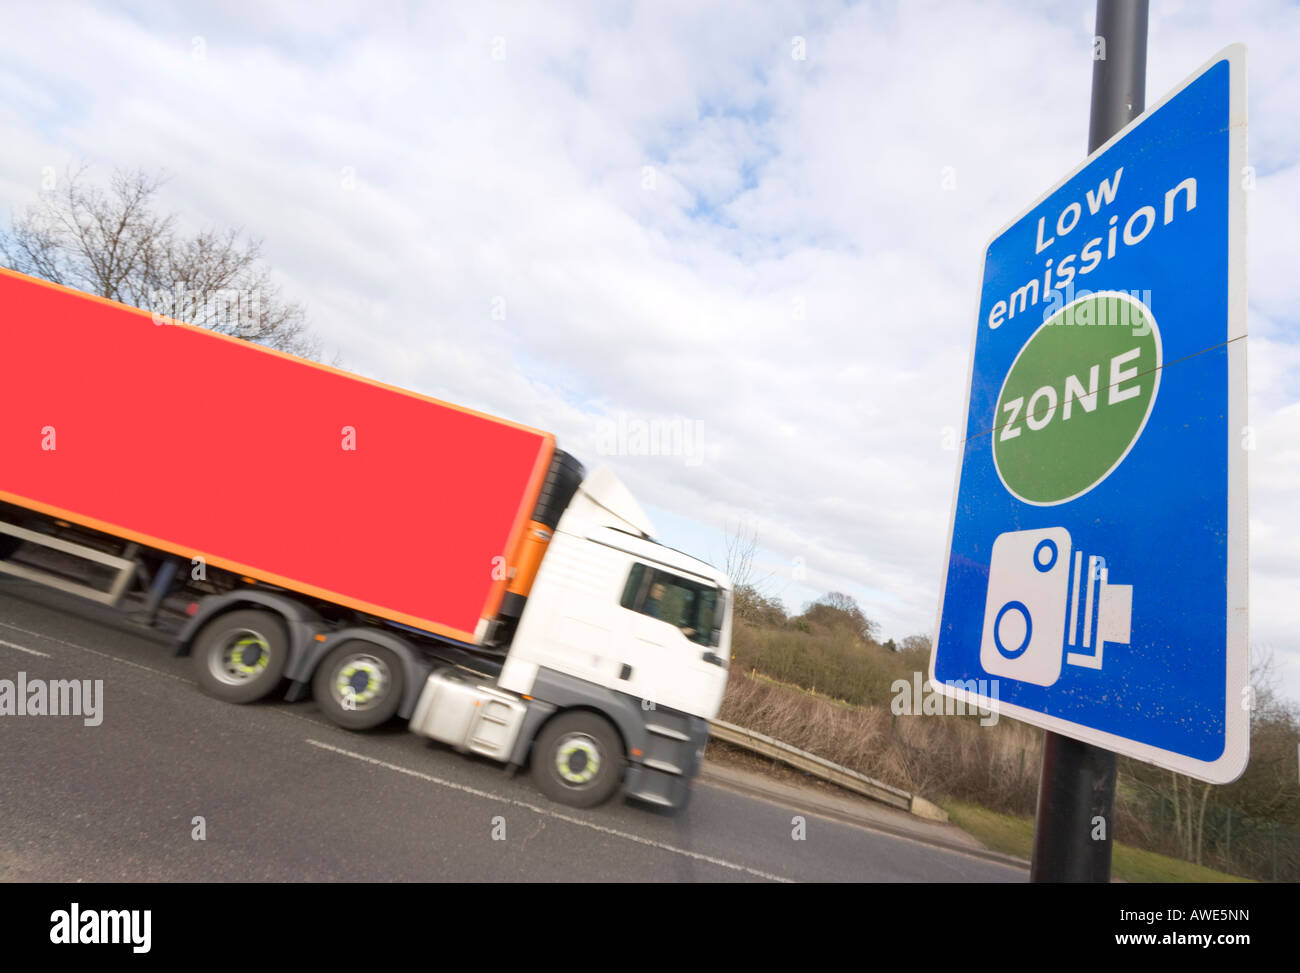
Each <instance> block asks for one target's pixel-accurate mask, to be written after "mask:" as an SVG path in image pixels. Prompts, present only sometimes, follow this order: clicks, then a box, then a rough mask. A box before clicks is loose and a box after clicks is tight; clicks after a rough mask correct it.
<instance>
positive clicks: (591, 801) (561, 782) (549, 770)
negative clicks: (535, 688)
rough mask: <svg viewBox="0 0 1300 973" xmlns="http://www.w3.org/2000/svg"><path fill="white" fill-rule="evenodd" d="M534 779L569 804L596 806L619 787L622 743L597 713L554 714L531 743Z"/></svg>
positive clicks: (543, 789)
mask: <svg viewBox="0 0 1300 973" xmlns="http://www.w3.org/2000/svg"><path fill="white" fill-rule="evenodd" d="M532 767H533V779H534V781H536V783H537V788H538V790H540V791H541V792H542V793H543V794H545V795H546V796H547V797H549V798H550V799H551V800H553V801H557V802H558V803H560V804H567V805H569V807H595V806H596V805H597V804H603V803H604V802H605V801H607V800H609V798H610V797H611V796H612V795H613V793H614V792H615V791H616V790H618V787H619V783H620V781H621V777H622V769H623V744H622V741H621V740H620V739H619V736H618V734H617V733H616V732H615V731H614V728H613V727H612V726H610V724H609V721H608V720H606V719H604V718H603V717H600V716H597V715H596V714H595V713H586V712H574V713H564V714H562V715H560V716H557V717H556V718H555V719H553V720H551V722H549V723H547V724H546V726H545V727H543V729H542V732H541V735H540V736H538V738H537V743H536V745H535V746H534V747H533V761H532Z"/></svg>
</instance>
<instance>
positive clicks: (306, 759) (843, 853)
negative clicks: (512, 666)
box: [0, 582, 1027, 882]
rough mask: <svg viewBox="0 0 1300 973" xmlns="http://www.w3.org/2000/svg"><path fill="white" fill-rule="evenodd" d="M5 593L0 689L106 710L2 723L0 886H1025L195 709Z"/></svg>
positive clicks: (261, 717) (80, 623) (430, 746)
mask: <svg viewBox="0 0 1300 973" xmlns="http://www.w3.org/2000/svg"><path fill="white" fill-rule="evenodd" d="M5 584H6V589H7V590H6V591H5V592H0V679H7V680H15V681H16V680H17V679H18V674H19V672H24V673H26V675H27V678H28V679H35V678H40V679H47V680H53V679H80V680H87V679H89V680H103V705H102V722H101V723H100V724H99V725H98V726H88V725H86V723H85V720H84V719H82V718H80V717H76V716H36V715H26V716H18V715H13V716H0V781H3V784H2V786H0V880H2V881H7V882H25V881H55V882H75V881H89V882H103V881H131V882H133V881H145V882H148V881H183V882H187V881H441V880H452V881H540V882H557V881H563V882H584V881H608V882H623V881H628V882H719V881H724V882H730V881H796V882H855V881H870V882H900V881H901V882H1016V881H1025V880H1026V879H1027V875H1026V873H1025V872H1024V870H1022V869H1018V868H1014V867H1010V866H1007V865H1002V864H999V863H996V862H992V861H987V860H984V859H981V858H977V857H974V856H970V855H965V854H962V853H960V852H954V851H949V850H946V849H942V848H936V847H933V846H930V845H926V844H922V843H920V842H916V841H910V840H907V839H903V838H898V837H895V836H893V835H889V834H884V833H881V832H877V831H873V830H870V829H867V828H864V827H859V826H855V825H851V824H845V823H841V822H839V821H834V820H831V819H828V818H824V817H819V816H817V815H816V814H814V813H811V812H808V811H803V810H801V809H800V808H798V807H797V806H794V805H782V804H777V803H773V802H770V801H768V800H763V799H759V798H755V797H751V796H748V795H746V794H741V793H737V792H735V791H733V790H730V789H727V788H724V787H719V786H715V785H712V784H708V783H705V782H702V781H697V782H696V784H695V790H694V794H693V797H692V800H691V803H690V805H689V806H688V807H687V808H686V809H685V810H684V811H681V812H679V813H677V814H671V813H668V812H663V811H658V810H655V809H651V808H647V807H645V806H642V805H639V804H635V803H630V802H625V801H622V800H615V801H613V802H610V803H609V804H606V805H604V806H602V807H599V808H594V809H590V810H574V809H571V808H566V807H563V806H561V805H557V804H553V803H551V802H550V801H549V800H547V799H546V798H545V797H543V796H542V795H541V793H540V792H538V791H537V790H536V789H535V788H534V787H533V786H532V784H531V782H530V780H529V778H528V776H527V775H526V774H521V775H520V776H519V777H516V778H514V779H511V778H508V777H506V775H505V773H504V772H503V770H502V768H501V767H500V765H498V764H495V763H492V762H490V761H486V760H479V759H475V758H469V757H464V756H461V755H460V754H457V753H455V752H454V751H452V750H450V749H449V748H447V747H444V746H442V745H441V744H436V743H432V742H430V741H427V740H424V739H422V738H420V737H416V736H415V735H413V734H410V733H407V732H406V731H405V729H404V728H402V727H400V726H398V725H394V726H393V727H392V728H384V729H380V730H377V731H370V732H367V733H350V732H348V731H346V730H341V729H338V728H337V727H335V726H334V725H333V724H331V723H329V722H328V721H327V720H326V719H325V718H324V717H323V716H321V714H320V713H319V712H318V711H317V709H316V707H315V704H314V703H312V702H311V701H310V700H308V701H304V702H300V703H293V704H289V703H284V702H282V701H269V702H263V703H258V704H254V705H251V706H233V705H230V704H228V703H223V702H220V701H218V700H214V699H211V698H209V697H207V696H204V695H203V694H202V693H201V692H200V691H199V690H198V689H197V688H196V686H195V684H194V680H193V679H192V677H191V675H190V662H189V660H188V659H176V658H173V657H172V656H171V653H170V650H169V649H168V648H167V647H166V646H165V645H162V644H159V643H157V642H154V641H151V640H148V639H144V638H141V637H139V636H137V635H135V634H131V633H127V632H124V631H121V630H118V629H115V628H112V627H109V626H106V625H104V624H101V623H99V622H97V621H90V620H87V619H86V618H84V617H80V616H77V615H73V614H69V613H67V612H66V611H63V610H61V609H60V608H59V607H58V596H53V597H51V596H48V595H46V594H45V593H43V592H40V593H32V594H30V595H29V594H25V593H24V594H21V595H18V596H16V595H14V594H12V593H11V592H12V591H13V588H12V587H11V582H5ZM796 816H802V817H804V819H805V824H804V835H805V837H804V838H803V840H795V838H794V837H793V833H794V831H795V830H796V826H795V822H794V819H795V817H796ZM197 818H201V819H202V829H203V840H196V837H195V834H196V830H197V828H198V827H199V825H198V824H197V823H196V819H197Z"/></svg>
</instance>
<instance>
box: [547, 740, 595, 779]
mask: <svg viewBox="0 0 1300 973" xmlns="http://www.w3.org/2000/svg"><path fill="white" fill-rule="evenodd" d="M555 769H556V770H557V771H559V774H560V777H561V778H563V779H564V780H565V781H566V782H568V783H570V784H586V783H589V782H590V781H591V780H592V779H593V778H594V777H595V776H596V774H597V773H599V772H600V749H599V747H598V746H597V745H596V741H595V740H593V739H592V738H591V737H589V736H587V735H586V734H585V733H572V734H570V735H568V736H566V737H564V739H562V740H561V741H560V743H559V746H558V747H557V748H556V751H555Z"/></svg>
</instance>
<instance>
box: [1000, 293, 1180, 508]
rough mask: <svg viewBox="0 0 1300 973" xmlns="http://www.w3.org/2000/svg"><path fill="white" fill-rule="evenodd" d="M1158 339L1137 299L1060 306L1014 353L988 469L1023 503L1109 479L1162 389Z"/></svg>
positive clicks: (1049, 500) (1109, 297) (1093, 299)
mask: <svg viewBox="0 0 1300 973" xmlns="http://www.w3.org/2000/svg"><path fill="white" fill-rule="evenodd" d="M1161 364H1162V360H1161V351H1160V332H1159V330H1158V329H1157V328H1156V321H1155V318H1154V317H1152V315H1151V311H1150V309H1149V308H1147V306H1146V305H1145V304H1143V303H1142V302H1141V301H1138V300H1136V299H1135V298H1133V297H1130V296H1129V295H1127V294H1121V293H1117V292H1104V293H1100V294H1093V295H1091V296H1089V297H1082V298H1079V299H1078V300H1076V301H1073V302H1071V303H1070V304H1068V305H1066V306H1065V307H1063V308H1062V309H1061V310H1060V311H1058V312H1057V313H1056V314H1054V315H1053V316H1052V317H1050V318H1049V319H1048V320H1047V321H1045V322H1044V323H1043V324H1042V326H1041V327H1039V328H1038V330H1037V331H1035V332H1034V333H1033V334H1032V335H1030V337H1029V340H1028V341H1026V342H1025V344H1024V347H1023V348H1021V349H1020V352H1019V354H1017V355H1016V359H1015V361H1013V362H1012V363H1011V368H1010V370H1009V371H1008V372H1007V377H1006V379H1005V380H1004V381H1003V383H1002V392H1001V394H999V395H998V404H997V411H996V412H995V413H994V418H993V464H994V466H995V467H996V468H997V471H998V476H999V477H1000V478H1001V479H1002V484H1003V486H1005V487H1006V488H1007V489H1008V490H1009V491H1011V493H1012V494H1013V495H1014V496H1015V497H1017V498H1018V499H1020V500H1023V501H1024V502H1025V503H1031V504H1034V505H1036V506H1053V505H1055V504H1058V503H1066V502H1067V501H1070V500H1073V499H1075V498H1076V497H1080V496H1082V495H1083V494H1085V493H1087V492H1088V491H1089V490H1091V489H1092V488H1093V487H1095V486H1096V485H1097V484H1098V483H1100V482H1101V481H1102V480H1104V479H1106V477H1108V476H1109V475H1110V474H1111V473H1112V472H1113V471H1114V470H1115V468H1116V467H1117V466H1119V464H1120V463H1122V462H1123V461H1124V457H1125V456H1127V455H1128V453H1129V450H1131V449H1132V448H1133V444H1134V443H1136V442H1137V439H1138V437H1139V436H1140V435H1141V434H1142V430H1143V428H1145V426H1146V422H1147V417H1148V416H1150V415H1151V409H1152V407H1153V406H1154V405H1155V401H1156V392H1157V391H1158V390H1159V388H1160V366H1161Z"/></svg>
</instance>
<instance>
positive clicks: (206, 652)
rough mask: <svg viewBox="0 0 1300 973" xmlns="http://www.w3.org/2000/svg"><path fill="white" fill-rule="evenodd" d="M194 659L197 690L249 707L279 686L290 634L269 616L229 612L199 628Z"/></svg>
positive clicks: (287, 654)
mask: <svg viewBox="0 0 1300 973" xmlns="http://www.w3.org/2000/svg"><path fill="white" fill-rule="evenodd" d="M193 656H194V670H195V675H196V676H197V678H198V683H199V688H200V689H202V690H203V691H204V692H206V693H208V694H209V695H210V696H216V697H217V698H218V699H224V700H225V701H226V702H228V703H251V702H253V701H254V700H258V699H261V698H262V697H263V696H265V695H266V694H267V693H269V692H270V691H271V690H272V689H274V688H275V687H276V686H277V685H279V683H280V677H281V676H282V675H284V666H285V663H286V662H287V661H288V659H289V633H288V631H286V629H285V627H284V622H283V621H282V620H281V619H280V616H278V615H275V614H273V613H271V612H267V611H258V610H256V609H247V610H244V611H233V612H228V613H226V614H225V615H220V616H218V617H217V618H214V619H213V620H212V621H210V622H208V624H207V625H205V626H204V627H203V631H201V632H200V633H199V635H198V637H197V638H196V639H195V640H194V649H193Z"/></svg>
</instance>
